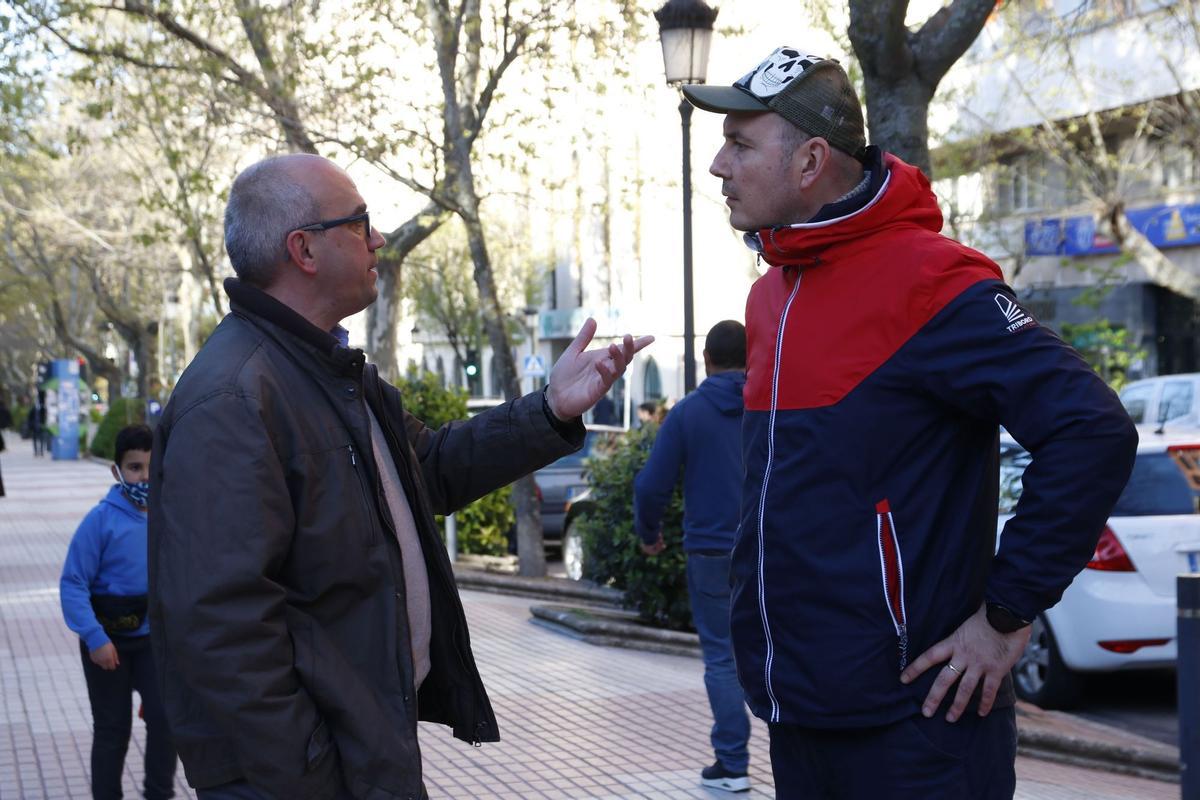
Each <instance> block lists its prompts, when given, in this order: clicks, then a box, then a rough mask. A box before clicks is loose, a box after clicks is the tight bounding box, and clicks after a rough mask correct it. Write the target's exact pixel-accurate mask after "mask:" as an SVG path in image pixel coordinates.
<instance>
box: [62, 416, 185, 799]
mask: <svg viewBox="0 0 1200 800" xmlns="http://www.w3.org/2000/svg"><path fill="white" fill-rule="evenodd" d="M152 444H153V435H152V434H151V432H150V429H149V428H147V427H146V426H145V425H130V426H128V427H126V428H123V429H121V431H120V432H119V433H118V434H117V441H116V463H114V464H113V466H112V473H113V477H114V478H116V480H117V484H116V485H115V486H113V487H112V488H111V489H109V491H108V495H107V496H105V498H104V499H103V500H101V501H100V502H99V503H98V504H97V505H96V507H95V508H93V509H92V510H91V511H90V512H88V515H87V516H86V517H84V519H83V522H81V523H80V524H79V528H78V529H77V530H76V531H75V536H74V538H72V539H71V546H70V548H69V549H68V550H67V560H66V563H65V564H63V571H62V579H61V581H60V582H59V595H60V597H61V599H62V609H63V617H64V618H65V619H66V622H67V627H69V628H70V629H71V630H72V631H74V632H75V633H76V634H78V636H79V647H80V651H81V653H82V657H83V676H84V678H85V679H86V680H87V687H88V700H90V701H91V705H92V723H93V728H92V734H93V735H92V797H93V798H96V800H109V799H110V798H111V799H112V800H118V799H119V798H120V797H121V796H122V795H121V773H122V771H123V770H124V767H125V753H126V751H127V750H128V749H129V734H130V730H131V728H132V724H133V691H134V690H137V693H138V694H139V695H140V696H141V699H142V707H143V710H144V714H145V719H146V782H145V797H146V798H147V799H148V800H161V799H162V798H168V797H171V796H172V795H173V794H174V783H175V747H174V745H173V744H172V743H171V737H170V733H169V731H168V728H167V720H166V715H165V713H164V711H163V705H162V701H161V699H160V697H159V689H158V687H159V683H158V679H157V677H156V675H155V667H154V655H153V653H152V652H151V649H150V626H149V622H148V620H147V618H146V574H147V573H146V502H147V499H148V495H149V491H150V484H149V478H150V448H151V446H152Z"/></svg>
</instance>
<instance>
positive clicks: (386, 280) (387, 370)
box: [367, 251, 402, 381]
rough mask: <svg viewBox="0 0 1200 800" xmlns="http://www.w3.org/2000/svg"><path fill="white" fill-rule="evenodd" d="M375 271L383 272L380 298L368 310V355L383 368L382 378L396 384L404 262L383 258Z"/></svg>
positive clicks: (398, 374) (380, 275)
mask: <svg viewBox="0 0 1200 800" xmlns="http://www.w3.org/2000/svg"><path fill="white" fill-rule="evenodd" d="M381 252H383V251H381ZM375 268H376V270H377V271H378V273H379V283H378V288H379V297H377V298H376V299H375V302H374V303H372V304H371V305H370V306H369V307H368V308H367V353H368V355H369V356H370V358H371V361H372V362H374V364H375V366H377V367H378V368H379V374H380V376H381V377H382V378H383V379H384V380H386V381H394V380H395V379H396V378H398V377H399V376H400V364H399V358H398V353H397V348H396V333H397V331H396V328H397V326H398V321H399V317H400V299H401V296H402V291H401V289H402V285H401V283H400V262H398V261H394V260H392V258H390V257H381V258H380V259H379V262H378V263H377V264H376V265H375Z"/></svg>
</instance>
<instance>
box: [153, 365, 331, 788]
mask: <svg viewBox="0 0 1200 800" xmlns="http://www.w3.org/2000/svg"><path fill="white" fill-rule="evenodd" d="M152 463H153V465H154V480H153V481H152V487H151V496H150V514H149V526H150V527H149V532H150V559H149V573H150V574H149V578H150V597H151V615H152V618H151V635H152V636H153V637H154V638H155V640H156V642H155V644H156V648H155V649H156V651H157V652H158V653H159V654H161V655H165V657H166V658H165V663H164V666H163V669H164V671H166V672H168V673H173V675H171V678H172V679H174V680H177V681H179V682H181V683H182V684H183V685H184V686H185V687H186V690H187V692H188V693H189V694H191V695H193V697H194V698H195V700H196V701H198V702H200V703H201V704H202V705H203V707H204V708H205V709H206V710H207V711H208V712H209V713H211V714H212V716H213V718H214V722H215V723H216V724H217V725H218V726H219V727H221V728H222V733H223V734H224V735H225V736H227V737H228V738H229V739H230V740H232V742H233V743H234V746H235V751H236V753H237V756H238V761H239V765H240V767H241V769H242V772H243V774H244V776H245V778H246V779H247V780H248V781H250V783H251V784H253V785H255V786H257V787H259V788H261V789H264V790H266V791H267V792H268V793H269V794H270V795H271V796H273V797H295V798H311V797H322V796H324V795H323V794H322V791H324V792H329V791H330V790H329V789H328V788H327V787H328V785H329V783H330V782H331V781H333V780H335V779H336V775H331V774H329V773H331V772H332V771H334V770H336V759H325V760H324V762H323V763H322V764H321V765H320V768H319V769H314V770H313V771H311V772H310V771H308V767H309V765H308V763H307V753H306V750H307V747H308V743H309V740H310V737H311V736H312V734H313V733H314V731H316V729H317V727H318V724H319V723H320V722H321V720H320V719H319V715H318V712H317V709H316V707H315V704H314V703H313V701H312V699H311V698H310V697H309V695H308V693H307V692H306V691H305V690H304V688H303V687H302V686H301V684H300V682H299V679H298V676H297V673H296V671H295V667H294V664H295V656H294V651H293V645H292V640H291V637H290V635H289V630H288V626H287V624H286V620H285V590H284V588H283V586H282V585H281V584H280V583H278V582H277V580H276V576H277V575H279V574H280V572H281V568H282V566H283V564H284V561H285V559H287V557H288V553H289V550H290V547H291V540H292V533H293V529H294V524H295V517H294V513H293V509H292V504H291V501H290V495H289V492H288V487H287V484H286V480H285V472H284V465H283V463H282V462H281V457H280V454H279V453H277V452H276V449H275V447H274V445H273V442H272V440H271V437H270V436H269V435H268V433H267V429H266V426H265V424H264V421H263V419H262V416H261V412H260V410H259V406H258V403H257V401H256V399H255V398H253V397H251V396H247V395H245V394H242V393H240V392H237V391H235V390H232V389H230V390H224V391H221V392H218V393H215V394H213V395H211V396H209V397H208V398H206V399H204V400H202V401H201V402H199V403H198V404H196V405H195V406H193V407H191V408H190V409H185V410H182V411H181V412H180V414H179V415H178V416H177V417H176V419H175V420H174V422H173V423H172V425H171V428H170V429H169V430H164V427H163V426H160V427H159V429H158V430H157V431H156V432H155V448H154V455H153V460H152ZM169 684H170V682H169V681H168V686H169Z"/></svg>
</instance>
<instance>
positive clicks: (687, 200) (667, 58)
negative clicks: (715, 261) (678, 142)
mask: <svg viewBox="0 0 1200 800" xmlns="http://www.w3.org/2000/svg"><path fill="white" fill-rule="evenodd" d="M654 18H655V19H656V20H658V38H659V41H660V42H661V43H662V51H663V68H664V71H665V72H666V75H667V84H668V85H669V86H676V87H678V86H682V85H684V84H685V83H704V81H705V78H706V76H707V72H708V48H709V45H710V44H711V43H712V30H713V22H714V21H715V20H716V18H717V9H715V8H710V7H709V6H708V5H707V4H706V3H705V2H704V0H668V2H667V4H666V5H664V6H663V7H662V8H660V9H659V10H658V11H655V12H654ZM679 117H680V123H681V125H682V127H683V388H684V391H685V392H690V391H692V390H693V389H695V388H696V321H695V314H694V312H693V308H692V104H691V103H689V102H688V101H687V99H686V98H684V99H681V100H680V102H679Z"/></svg>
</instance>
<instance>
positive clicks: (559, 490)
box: [533, 425, 625, 560]
mask: <svg viewBox="0 0 1200 800" xmlns="http://www.w3.org/2000/svg"><path fill="white" fill-rule="evenodd" d="M624 433H625V429H624V428H621V427H617V426H613V425H589V426H588V429H587V435H586V437H585V438H584V440H583V447H581V448H580V449H579V450H578V451H576V452H574V453H571V454H570V455H566V456H563V457H562V458H560V459H558V460H557V461H555V462H554V463H553V464H550V465H548V466H545V467H542V468H541V469H539V470H538V471H537V472H535V473H533V478H534V480H535V481H536V482H537V485H538V490H539V493H540V497H541V501H542V537H543V540H544V541H545V542H546V543H549V544H553V543H558V542H562V541H563V529H564V522H565V520H566V512H567V504H568V503H571V502H572V501H573V500H576V499H577V498H578V497H579V496H581V495H582V494H583V493H584V492H586V491H587V489H588V482H587V466H586V464H585V460H586V459H587V458H589V457H590V456H592V455H595V454H596V453H597V452H600V451H602V450H603V449H604V448H605V447H607V446H609V445H611V444H612V443H613V442H614V441H615V439H616V438H617V437H619V436H621V435H623V434H624ZM564 547H565V543H564ZM565 555H566V553H565V552H564V560H565Z"/></svg>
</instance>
